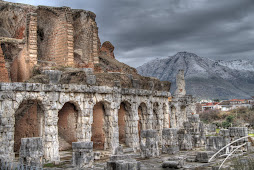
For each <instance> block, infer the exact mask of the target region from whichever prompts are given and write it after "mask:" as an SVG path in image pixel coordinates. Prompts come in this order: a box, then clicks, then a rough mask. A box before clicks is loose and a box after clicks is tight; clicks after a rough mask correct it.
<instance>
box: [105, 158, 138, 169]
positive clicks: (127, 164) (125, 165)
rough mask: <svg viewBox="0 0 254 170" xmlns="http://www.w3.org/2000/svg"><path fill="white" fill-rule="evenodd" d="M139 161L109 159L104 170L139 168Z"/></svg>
mask: <svg viewBox="0 0 254 170" xmlns="http://www.w3.org/2000/svg"><path fill="white" fill-rule="evenodd" d="M140 167H141V165H140V162H139V161H136V160H129V161H126V160H119V161H109V162H107V166H106V168H105V170H118V169H119V170H120V169H122V170H140V169H141V168H140Z"/></svg>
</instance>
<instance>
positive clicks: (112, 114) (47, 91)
mask: <svg viewBox="0 0 254 170" xmlns="http://www.w3.org/2000/svg"><path fill="white" fill-rule="evenodd" d="M169 96H170V93H169V92H162V91H149V90H141V89H124V88H119V87H106V86H87V85H73V84H70V85H68V84H55V85H52V84H39V83H38V84H32V83H0V117H1V125H0V130H1V133H0V135H1V136H0V138H1V139H2V140H1V145H0V154H1V155H2V156H4V157H5V158H7V159H10V160H11V159H13V158H14V157H13V156H14V154H13V148H14V136H15V134H14V126H15V115H16V114H17V110H18V108H19V107H20V104H21V103H22V102H23V101H29V100H33V101H38V103H40V107H41V109H42V110H43V115H44V120H45V121H43V122H44V123H43V124H42V127H41V129H42V131H43V133H41V134H40V135H42V137H43V142H44V155H45V158H46V159H47V160H51V161H53V160H59V141H58V125H57V124H58V120H59V117H58V113H59V111H60V110H61V109H62V107H63V106H64V104H65V103H68V102H70V103H72V104H74V105H75V108H76V110H77V111H78V118H77V128H76V134H77V135H76V136H77V141H79V142H82V141H91V137H92V133H91V131H92V122H93V114H94V113H93V108H94V106H95V105H96V103H100V102H102V103H103V105H104V109H105V113H104V114H105V119H104V123H105V125H104V126H105V128H104V132H105V144H104V149H110V150H112V151H113V150H114V149H115V148H117V147H118V146H119V127H118V110H119V108H120V104H121V103H122V102H126V103H129V107H128V108H127V110H128V114H127V115H128V116H127V117H126V144H128V146H130V147H132V148H133V149H134V150H137V149H138V148H139V134H138V120H139V117H138V107H139V105H140V104H141V103H144V104H145V105H146V107H147V108H148V109H147V111H146V112H145V113H144V114H146V118H147V120H145V121H146V122H151V123H150V124H152V121H153V120H154V119H153V110H152V107H153V103H154V102H155V101H156V102H157V103H158V105H159V108H162V106H163V105H166V106H168V97H169ZM159 110H161V111H158V113H159V117H163V116H164V117H165V116H166V115H165V113H163V111H162V109H159ZM160 114H161V115H160ZM166 117H168V115H167V116H166ZM164 124H165V125H166V126H169V124H168V122H167V121H166V122H165V123H164ZM161 127H163V123H162V124H161ZM148 128H151V127H149V126H148ZM10 141H11V142H10Z"/></svg>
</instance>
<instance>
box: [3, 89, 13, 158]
mask: <svg viewBox="0 0 254 170" xmlns="http://www.w3.org/2000/svg"><path fill="white" fill-rule="evenodd" d="M4 96H5V97H8V94H7V93H2V94H1V95H0V159H4V160H8V161H12V160H13V159H14V157H15V154H14V152H13V151H14V126H15V116H14V115H15V111H14V110H13V109H12V107H13V101H11V100H8V99H7V100H6V99H5V100H2V99H1V97H4Z"/></svg>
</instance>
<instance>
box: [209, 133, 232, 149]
mask: <svg viewBox="0 0 254 170" xmlns="http://www.w3.org/2000/svg"><path fill="white" fill-rule="evenodd" d="M228 142H229V141H228V140H227V139H226V138H224V137H223V136H208V137H207V138H206V150H208V151H218V150H219V149H221V148H222V147H224V146H225V145H227V144H228Z"/></svg>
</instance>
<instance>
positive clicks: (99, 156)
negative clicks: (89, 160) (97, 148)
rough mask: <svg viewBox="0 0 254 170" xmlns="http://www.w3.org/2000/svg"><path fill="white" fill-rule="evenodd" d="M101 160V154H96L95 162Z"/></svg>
mask: <svg viewBox="0 0 254 170" xmlns="http://www.w3.org/2000/svg"><path fill="white" fill-rule="evenodd" d="M100 159H101V152H94V160H100Z"/></svg>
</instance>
